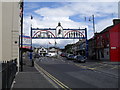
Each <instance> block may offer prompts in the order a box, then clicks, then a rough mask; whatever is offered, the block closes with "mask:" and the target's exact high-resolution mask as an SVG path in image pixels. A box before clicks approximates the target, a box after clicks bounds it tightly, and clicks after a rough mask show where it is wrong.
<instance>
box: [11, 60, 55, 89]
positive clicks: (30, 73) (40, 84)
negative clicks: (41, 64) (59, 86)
mask: <svg viewBox="0 0 120 90" xmlns="http://www.w3.org/2000/svg"><path fill="white" fill-rule="evenodd" d="M25 62H26V63H25V64H24V66H23V72H18V74H17V75H16V77H15V81H14V84H13V86H12V90H15V89H23V88H24V89H33V90H34V89H37V88H52V89H53V88H55V87H54V86H53V85H52V84H51V83H50V82H49V81H48V80H47V79H46V78H45V77H44V76H43V75H42V74H41V73H40V72H39V71H38V70H36V68H35V67H31V64H30V61H29V60H26V61H25ZM27 62H28V63H27Z"/></svg>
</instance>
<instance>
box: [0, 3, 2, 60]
mask: <svg viewBox="0 0 120 90" xmlns="http://www.w3.org/2000/svg"><path fill="white" fill-rule="evenodd" d="M1 61H2V2H1V1H0V62H1Z"/></svg>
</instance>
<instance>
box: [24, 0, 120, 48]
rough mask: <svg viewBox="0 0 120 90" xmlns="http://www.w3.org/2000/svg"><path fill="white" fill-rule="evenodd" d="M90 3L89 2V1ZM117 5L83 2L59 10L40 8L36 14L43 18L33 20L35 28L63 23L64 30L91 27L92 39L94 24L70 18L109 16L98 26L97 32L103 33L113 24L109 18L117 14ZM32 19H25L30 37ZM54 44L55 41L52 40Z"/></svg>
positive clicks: (90, 34) (62, 42)
mask: <svg viewBox="0 0 120 90" xmlns="http://www.w3.org/2000/svg"><path fill="white" fill-rule="evenodd" d="M88 1H89V0H88ZM116 5H117V4H116V3H95V2H94V3H83V2H77V3H76V2H74V3H69V4H66V5H65V6H62V7H58V8H49V7H45V8H40V9H37V10H35V11H34V12H35V13H36V14H38V15H41V16H43V18H42V19H41V18H38V17H37V18H36V17H34V19H33V20H32V25H33V27H36V28H37V27H39V28H56V26H57V23H58V22H61V24H62V26H63V28H79V27H80V28H85V27H87V26H86V25H89V26H91V27H88V38H91V37H92V36H93V30H92V23H88V22H87V23H85V22H75V21H73V20H71V19H70V18H69V17H70V16H73V15H77V14H78V15H80V18H84V17H85V16H87V17H90V16H91V15H92V14H94V15H95V16H96V18H97V17H105V16H108V18H107V19H104V20H100V21H99V22H98V23H97V24H96V31H98V32H99V31H101V30H103V29H104V28H106V27H107V26H109V25H111V24H112V18H109V15H110V14H115V15H116V14H117V13H118V12H117V6H116ZM30 22H31V20H30V17H25V19H24V24H25V25H24V30H25V33H26V34H28V35H30ZM44 41H45V40H43V41H40V42H39V41H38V40H33V43H36V44H37V43H38V44H42V45H46V42H48V40H47V41H46V42H44ZM50 41H51V42H52V43H53V42H54V40H50ZM41 42H42V43H41ZM57 42H58V43H60V44H59V45H60V46H63V45H65V41H64V40H57ZM68 42H70V43H71V42H73V40H68V41H66V43H68Z"/></svg>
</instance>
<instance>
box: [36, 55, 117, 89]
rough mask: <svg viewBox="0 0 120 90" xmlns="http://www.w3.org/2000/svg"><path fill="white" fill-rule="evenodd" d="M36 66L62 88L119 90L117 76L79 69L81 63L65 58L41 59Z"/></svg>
mask: <svg viewBox="0 0 120 90" xmlns="http://www.w3.org/2000/svg"><path fill="white" fill-rule="evenodd" d="M36 64H37V65H38V67H40V68H39V69H40V70H41V71H42V72H43V73H45V74H46V75H48V77H49V78H50V79H51V80H53V82H55V83H56V84H57V85H58V86H59V87H61V88H63V87H67V88H118V78H116V77H115V76H113V75H110V74H106V73H104V72H97V71H95V70H92V69H89V68H84V67H78V65H80V64H79V63H74V62H72V61H69V60H66V59H64V58H59V59H58V58H57V59H56V58H49V57H41V58H40V59H37V60H36ZM84 65H85V64H84Z"/></svg>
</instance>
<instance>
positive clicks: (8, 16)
mask: <svg viewBox="0 0 120 90" xmlns="http://www.w3.org/2000/svg"><path fill="white" fill-rule="evenodd" d="M19 2H20V0H16V2H4V1H0V62H1V63H3V62H4V63H5V62H7V63H8V62H12V61H13V60H17V63H18V64H17V65H19V31H20V24H21V23H20V19H21V17H20V16H19V15H20V4H19ZM7 63H6V64H7ZM0 65H1V64H0ZM0 67H2V66H0ZM18 67H19V66H18ZM0 71H1V70H0ZM0 75H1V74H0ZM3 78H4V76H3V75H2V79H3ZM2 79H1V77H0V87H1V81H3V80H2ZM2 86H3V85H2ZM8 87H9V86H8ZM4 88H5V87H4ZM0 89H1V88H0Z"/></svg>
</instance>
